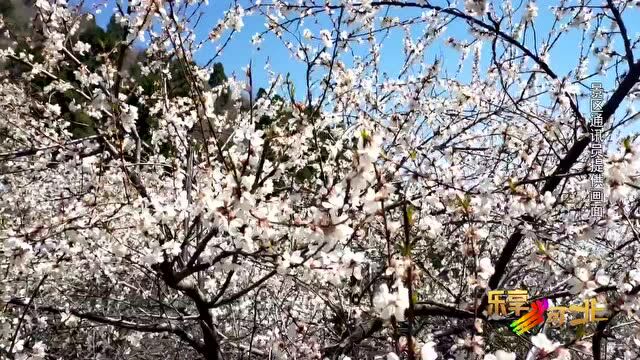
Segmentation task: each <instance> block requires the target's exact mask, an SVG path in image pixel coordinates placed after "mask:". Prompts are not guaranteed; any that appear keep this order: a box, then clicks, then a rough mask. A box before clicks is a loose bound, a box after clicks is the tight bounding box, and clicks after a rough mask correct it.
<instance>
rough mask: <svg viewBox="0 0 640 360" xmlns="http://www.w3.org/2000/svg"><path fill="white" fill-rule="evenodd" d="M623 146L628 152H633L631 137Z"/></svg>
mask: <svg viewBox="0 0 640 360" xmlns="http://www.w3.org/2000/svg"><path fill="white" fill-rule="evenodd" d="M622 146H624V150H625V151H626V152H631V137H629V136H627V137H625V138H624V140H623V141H622Z"/></svg>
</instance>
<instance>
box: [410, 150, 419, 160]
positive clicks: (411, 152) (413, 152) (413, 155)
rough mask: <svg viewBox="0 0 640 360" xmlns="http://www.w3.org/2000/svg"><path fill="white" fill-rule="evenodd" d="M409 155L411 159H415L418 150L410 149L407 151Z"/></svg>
mask: <svg viewBox="0 0 640 360" xmlns="http://www.w3.org/2000/svg"><path fill="white" fill-rule="evenodd" d="M409 157H410V158H411V160H415V159H416V158H417V157H418V152H417V151H415V150H411V151H410V152H409Z"/></svg>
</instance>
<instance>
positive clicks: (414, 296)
mask: <svg viewBox="0 0 640 360" xmlns="http://www.w3.org/2000/svg"><path fill="white" fill-rule="evenodd" d="M411 303H412V304H417V303H418V294H417V293H415V292H414V293H413V294H411Z"/></svg>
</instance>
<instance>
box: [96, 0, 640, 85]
mask: <svg viewBox="0 0 640 360" xmlns="http://www.w3.org/2000/svg"><path fill="white" fill-rule="evenodd" d="M106 1H107V6H106V7H105V8H104V9H105V10H104V11H103V12H101V13H100V14H98V15H97V17H96V18H97V22H98V24H100V25H101V26H106V24H107V23H108V21H109V18H110V16H111V14H112V9H113V8H114V5H113V4H114V1H115V0H106ZM441 2H443V1H439V0H435V1H433V2H432V3H434V4H440V3H441ZM96 3H101V4H104V3H105V0H90V1H89V2H88V3H87V4H89V5H85V7H86V8H90V7H91V6H93V5H95V4H96ZM230 3H231V2H230V1H229V0H210V4H209V6H208V7H207V8H206V9H205V11H204V16H203V17H202V19H201V21H200V25H199V26H198V28H196V34H197V36H198V37H199V38H206V37H207V35H208V33H209V31H210V30H211V28H212V27H213V26H214V25H215V24H216V23H217V22H218V20H220V19H221V18H222V17H223V12H224V11H225V10H227V9H228V8H229V4H230ZM515 3H517V2H515ZM551 3H552V2H550V1H538V6H539V8H540V9H539V15H538V17H537V18H536V22H535V28H536V31H537V34H538V41H537V42H538V43H540V42H541V40H540V38H541V37H545V38H546V35H547V34H548V31H549V29H550V28H551V26H552V21H553V17H552V16H551V13H550V9H549V5H548V4H551ZM554 3H555V2H554ZM498 4H499V2H497V1H494V5H496V6H497V5H498ZM440 5H442V4H440ZM91 12H93V11H91ZM420 13H421V11H416V10H395V11H391V12H389V13H388V15H389V16H399V17H400V18H401V19H404V18H408V17H412V16H419V15H420ZM384 14H385V13H384V10H381V11H379V13H378V17H382V16H383V15H384ZM639 15H640V10H639V9H633V8H631V9H627V11H626V12H625V13H624V14H623V16H624V18H625V20H626V25H627V27H628V32H629V35H630V36H631V37H632V38H637V36H638V33H639V32H640V23H639V22H637V16H639ZM324 18H325V20H322V21H326V16H325V17H324ZM634 20H635V21H634ZM244 24H245V26H244V28H243V29H242V31H241V32H240V33H239V34H236V35H235V36H234V38H233V40H232V41H231V42H230V43H229V45H228V46H227V47H226V49H225V51H224V52H223V53H222V55H221V56H220V57H219V58H218V59H217V60H216V61H219V62H221V63H222V64H223V65H224V67H225V70H226V73H227V75H230V74H232V73H235V74H236V75H238V76H239V77H240V78H243V77H244V72H243V70H242V68H243V67H245V66H246V65H247V64H249V62H250V61H251V62H252V63H253V66H254V68H253V69H254V70H253V74H254V89H258V88H259V87H266V85H267V74H266V72H265V71H262V68H263V66H264V64H265V63H267V61H268V62H269V63H270V64H271V69H272V70H273V71H275V72H276V73H280V74H283V75H284V74H286V73H290V74H291V78H292V80H293V81H294V82H295V83H296V85H297V88H304V86H303V84H304V73H305V67H304V65H303V64H302V63H301V62H298V61H296V60H294V59H293V58H292V56H291V55H290V54H289V52H288V51H287V49H286V48H285V47H284V45H283V44H282V42H281V41H280V40H278V39H276V38H275V37H274V36H267V37H266V39H265V41H264V42H263V43H262V44H261V46H260V49H257V48H256V47H254V46H253V45H252V44H251V37H252V36H253V35H254V34H255V33H257V32H262V31H264V30H265V25H264V18H263V17H261V16H260V15H257V16H248V17H245V18H244ZM326 25H327V24H326V23H325V24H322V23H320V24H312V23H306V24H305V25H303V26H301V27H300V32H302V29H304V28H305V27H308V28H310V29H311V30H312V31H313V32H314V33H315V34H317V32H318V30H319V29H321V28H322V27H323V26H326ZM423 26H424V25H418V26H414V27H412V33H413V34H415V35H418V34H420V33H421V31H422V30H423ZM467 28H468V26H467V25H466V24H465V23H464V22H462V21H460V20H455V21H454V22H453V23H451V24H450V25H449V26H448V28H447V31H446V33H445V35H444V36H443V37H442V38H443V39H445V38H447V37H449V36H452V37H454V38H456V39H458V40H463V39H467V40H470V39H471V36H470V34H469V33H468V31H467ZM226 34H227V33H225V35H223V37H222V39H225V38H226ZM580 37H581V32H580V30H575V29H574V30H572V31H570V32H569V33H568V34H563V36H562V37H561V40H560V41H559V42H558V43H557V45H555V46H554V49H553V50H552V52H551V61H550V64H549V65H550V67H551V68H552V69H553V70H554V71H555V72H556V73H557V74H558V75H559V76H564V75H566V74H568V73H569V72H570V71H572V70H574V69H575V68H576V65H577V58H578V53H579V44H580ZM402 40H403V33H402V32H401V31H397V30H395V31H393V32H392V33H391V34H390V35H389V36H388V37H387V38H386V40H385V41H384V43H382V50H381V56H382V61H381V64H382V70H383V71H385V72H388V73H389V74H392V75H393V74H397V72H398V70H399V69H400V67H401V66H402V64H403V60H404V52H403V43H402ZM532 43H533V38H532V37H528V38H527V44H528V45H529V46H530V45H531V44H532ZM209 44H210V43H209ZM596 44H598V43H596ZM614 44H615V45H616V46H615V48H616V50H617V51H619V52H622V51H623V50H622V48H621V46H622V40H621V38H620V37H619V36H618V37H616V40H615V42H614ZM214 53H215V49H214V45H208V46H207V47H206V48H205V49H203V50H201V51H200V52H198V53H197V54H196V60H197V61H198V62H199V63H200V64H203V63H205V62H206V61H207V60H208V59H209V58H210V57H211V56H212V54H214ZM490 54H491V52H490V44H489V43H488V42H485V45H484V47H483V52H482V63H483V68H486V65H487V64H488V62H489V61H490V60H491V59H490ZM636 55H637V56H639V57H640V54H636ZM436 57H437V58H440V59H442V60H444V66H445V67H446V68H447V69H449V73H450V74H451V73H453V71H455V69H456V68H457V65H458V60H459V55H458V53H457V51H455V50H453V49H451V48H450V47H449V46H446V45H443V44H441V43H437V44H435V45H434V46H432V47H430V48H429V50H428V51H427V52H426V55H425V59H424V62H425V63H433V60H434V58H436ZM591 59H592V63H591V64H590V67H591V68H592V67H593V66H594V65H595V64H594V58H593V56H592V57H591ZM471 60H472V57H471V56H469V57H468V58H467V61H466V64H465V71H464V72H463V73H462V74H460V75H459V76H458V77H457V78H458V79H459V80H462V81H467V80H468V79H469V74H470V71H469V70H470V67H471V66H470V65H471ZM621 69H622V70H626V64H622V66H621ZM614 76H615V73H614V72H613V71H610V72H608V73H607V76H606V77H597V78H593V81H601V82H603V84H604V86H605V88H609V89H611V88H613V86H614V83H613V81H614ZM300 96H302V95H298V96H297V97H300Z"/></svg>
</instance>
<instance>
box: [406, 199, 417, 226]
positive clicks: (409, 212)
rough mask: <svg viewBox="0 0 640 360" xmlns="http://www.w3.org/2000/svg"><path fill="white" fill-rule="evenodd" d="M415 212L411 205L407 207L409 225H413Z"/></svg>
mask: <svg viewBox="0 0 640 360" xmlns="http://www.w3.org/2000/svg"><path fill="white" fill-rule="evenodd" d="M415 212H416V210H415V208H414V207H413V206H412V205H411V204H409V206H407V218H408V219H409V225H413V222H414V218H413V215H414V214H415Z"/></svg>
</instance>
